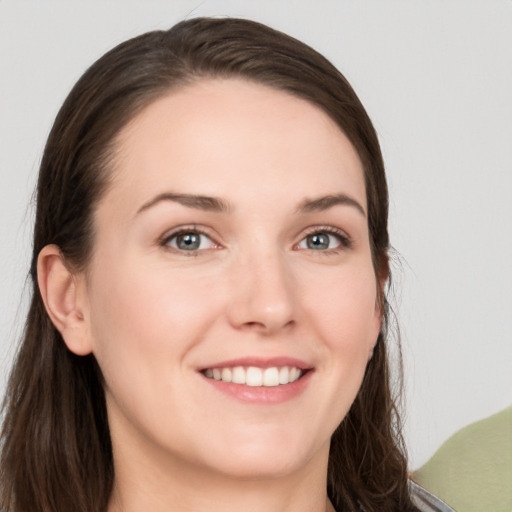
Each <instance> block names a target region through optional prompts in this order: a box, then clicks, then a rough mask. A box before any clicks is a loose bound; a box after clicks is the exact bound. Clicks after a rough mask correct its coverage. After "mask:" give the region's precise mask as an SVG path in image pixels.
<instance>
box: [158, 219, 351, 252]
mask: <svg viewBox="0 0 512 512" xmlns="http://www.w3.org/2000/svg"><path fill="white" fill-rule="evenodd" d="M187 234H197V235H203V236H206V237H208V238H209V239H210V240H211V243H212V245H213V246H214V247H213V248H219V247H220V245H219V244H217V243H216V242H215V240H214V239H213V238H212V236H211V235H210V234H209V233H208V232H207V231H206V230H204V229H201V228H199V227H197V226H194V225H191V226H182V227H180V228H177V229H176V230H174V231H172V232H171V233H166V234H165V235H163V236H162V237H161V238H160V239H159V241H158V244H159V245H160V246H161V247H163V248H164V249H167V250H169V251H174V252H178V253H179V254H183V255H184V256H197V255H198V254H199V253H200V252H202V251H204V250H205V249H195V250H190V251H187V250H184V249H179V248H177V247H172V246H171V245H170V242H171V240H173V239H174V238H176V237H179V236H180V235H187ZM315 234H326V235H330V236H334V237H335V238H337V239H338V240H339V246H338V247H335V248H333V249H325V250H314V249H306V250H309V251H312V252H318V253H320V254H324V255H329V254H338V253H339V252H341V251H344V250H347V249H350V248H351V247H352V246H353V241H352V240H351V238H350V237H349V236H348V235H347V234H346V233H345V232H344V231H342V230H341V229H338V228H335V227H333V226H312V227H309V228H307V229H306V230H305V232H304V235H303V236H302V238H301V239H300V241H299V242H298V243H297V244H295V245H294V248H299V244H301V243H302V242H303V241H304V240H305V239H306V238H307V237H308V236H311V235H315Z"/></svg>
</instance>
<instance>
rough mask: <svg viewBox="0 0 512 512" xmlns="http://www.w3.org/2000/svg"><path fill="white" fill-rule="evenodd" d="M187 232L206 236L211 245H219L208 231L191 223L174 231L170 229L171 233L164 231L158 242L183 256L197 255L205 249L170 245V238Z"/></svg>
mask: <svg viewBox="0 0 512 512" xmlns="http://www.w3.org/2000/svg"><path fill="white" fill-rule="evenodd" d="M188 234H196V235H203V236H206V237H208V238H209V239H210V240H211V243H212V245H214V246H215V247H214V248H217V247H219V244H217V243H216V242H215V241H214V239H213V238H212V236H211V235H210V234H209V233H207V231H206V230H204V229H201V228H199V227H197V226H193V225H192V226H181V227H179V228H177V229H175V230H174V231H172V232H171V233H166V234H165V235H163V236H162V237H161V238H160V239H159V241H158V244H159V245H160V246H161V247H163V248H164V249H166V250H169V251H173V252H177V253H179V254H182V255H184V256H197V255H198V254H199V253H200V252H202V251H204V250H205V249H195V250H190V251H187V250H184V249H179V248H177V247H172V246H171V245H170V242H171V240H173V239H174V238H177V237H179V236H180V235H188Z"/></svg>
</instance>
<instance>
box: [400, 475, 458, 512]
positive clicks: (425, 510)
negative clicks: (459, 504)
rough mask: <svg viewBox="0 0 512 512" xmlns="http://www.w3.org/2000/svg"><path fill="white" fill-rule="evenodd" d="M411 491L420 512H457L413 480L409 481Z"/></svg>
mask: <svg viewBox="0 0 512 512" xmlns="http://www.w3.org/2000/svg"><path fill="white" fill-rule="evenodd" d="M409 489H410V491H411V499H412V501H413V503H414V505H415V506H416V507H417V509H418V511H419V512H455V511H454V510H453V508H451V507H450V506H448V505H447V504H446V503H445V502H444V501H442V500H440V499H439V498H437V497H436V496H434V495H433V494H432V493H430V492H428V491H427V490H426V489H424V488H423V487H421V485H418V484H417V483H416V482H413V481H412V480H409Z"/></svg>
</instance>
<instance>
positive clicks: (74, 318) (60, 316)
mask: <svg viewBox="0 0 512 512" xmlns="http://www.w3.org/2000/svg"><path fill="white" fill-rule="evenodd" d="M81 279H82V278H81V277H80V276H78V275H76V274H73V273H72V272H71V271H70V270H69V269H68V267H67V266H66V264H65V261H64V257H63V255H62V253H61V252H60V249H59V248H58V247H57V246H56V245H47V246H46V247H44V248H43V249H42V250H41V252H40V253H39V257H38V259H37V281H38V285H39V291H40V293H41V297H42V299H43V302H44V305H45V308H46V312H47V313H48V316H49V317H50V319H51V321H52V323H53V325H54V326H55V327H56V329H57V330H58V331H59V332H60V333H61V335H62V338H63V339H64V342H65V343H66V345H67V347H68V349H69V350H71V352H73V353H75V354H77V355H87V354H90V353H91V350H92V347H91V343H90V339H89V336H88V326H87V323H86V319H85V317H84V307H85V304H84V299H83V294H81V293H80V291H81V290H79V288H80V287H81V286H82V285H83V284H82V282H81Z"/></svg>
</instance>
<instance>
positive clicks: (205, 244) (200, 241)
mask: <svg viewBox="0 0 512 512" xmlns="http://www.w3.org/2000/svg"><path fill="white" fill-rule="evenodd" d="M167 245H169V246H170V247H173V248H174V249H179V250H180V251H198V250H201V249H208V248H209V247H211V246H212V240H211V239H210V237H208V236H206V235H204V234H202V233H197V232H194V231H188V232H184V233H178V234H177V235H173V236H172V237H171V238H169V240H168V241H167Z"/></svg>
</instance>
